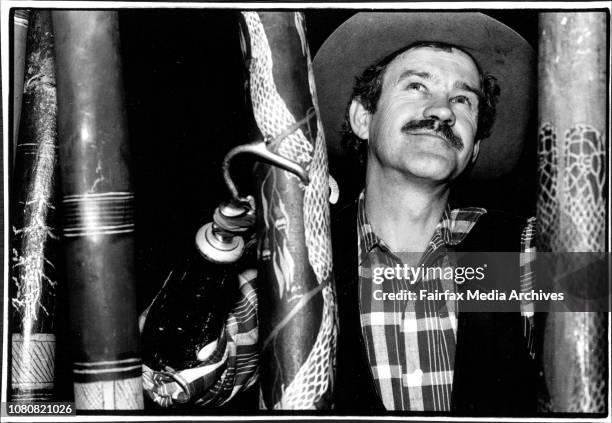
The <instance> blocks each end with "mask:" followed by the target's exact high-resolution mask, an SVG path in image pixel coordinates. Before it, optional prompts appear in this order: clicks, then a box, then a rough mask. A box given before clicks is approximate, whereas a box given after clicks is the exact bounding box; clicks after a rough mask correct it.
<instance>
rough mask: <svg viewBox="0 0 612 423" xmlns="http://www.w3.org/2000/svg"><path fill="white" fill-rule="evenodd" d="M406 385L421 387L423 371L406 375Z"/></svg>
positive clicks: (418, 370)
mask: <svg viewBox="0 0 612 423" xmlns="http://www.w3.org/2000/svg"><path fill="white" fill-rule="evenodd" d="M406 384H407V385H408V386H421V385H422V384H423V371H422V370H421V369H416V370H415V371H413V372H412V373H408V374H407V375H406Z"/></svg>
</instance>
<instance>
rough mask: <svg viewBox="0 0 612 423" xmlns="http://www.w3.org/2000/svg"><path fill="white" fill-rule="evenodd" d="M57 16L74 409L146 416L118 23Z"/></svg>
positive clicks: (99, 15)
mask: <svg viewBox="0 0 612 423" xmlns="http://www.w3.org/2000/svg"><path fill="white" fill-rule="evenodd" d="M52 16H53V28H54V31H55V52H56V68H57V99H58V103H57V104H58V133H59V148H60V156H59V157H60V169H61V178H62V208H63V215H64V226H63V237H64V252H65V261H66V273H67V283H68V292H69V301H70V322H71V333H72V337H73V349H72V356H73V377H74V399H75V405H76V408H77V409H97V410H99V409H141V408H143V396H142V380H141V379H142V378H141V376H142V369H141V358H140V353H139V340H138V314H137V309H136V296H135V279H134V194H133V192H132V184H131V180H130V174H129V145H128V138H127V123H126V112H125V104H124V94H123V81H122V76H121V57H120V54H119V24H118V15H117V12H112V11H54V12H52Z"/></svg>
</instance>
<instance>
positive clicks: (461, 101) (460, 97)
mask: <svg viewBox="0 0 612 423" xmlns="http://www.w3.org/2000/svg"><path fill="white" fill-rule="evenodd" d="M451 102H452V103H457V104H467V105H468V106H471V105H472V101H471V100H470V99H469V98H468V97H466V96H464V95H458V96H456V97H453V98H452V99H451Z"/></svg>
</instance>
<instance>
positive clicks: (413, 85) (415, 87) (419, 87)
mask: <svg viewBox="0 0 612 423" xmlns="http://www.w3.org/2000/svg"><path fill="white" fill-rule="evenodd" d="M406 88H407V89H409V90H416V91H423V92H425V91H427V87H425V85H423V84H421V83H420V82H411V83H410V84H408V86H407V87H406Z"/></svg>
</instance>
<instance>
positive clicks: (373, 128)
mask: <svg viewBox="0 0 612 423" xmlns="http://www.w3.org/2000/svg"><path fill="white" fill-rule="evenodd" d="M479 90H480V78H479V73H478V69H477V68H476V65H475V64H474V62H473V60H472V59H471V58H470V57H469V56H468V55H467V54H465V53H463V52H462V51H460V50H457V49H453V50H452V51H450V52H447V51H443V50H438V49H434V48H430V47H420V48H416V49H414V50H409V51H407V52H404V53H402V54H401V55H399V56H398V57H396V58H395V59H394V60H393V61H392V62H391V63H390V64H389V65H388V66H387V69H386V70H385V73H384V75H383V85H382V92H381V96H380V99H379V102H378V106H377V109H376V112H375V113H374V114H370V113H369V112H367V111H365V110H364V114H363V115H361V118H362V120H361V123H362V124H363V126H362V128H361V131H362V134H359V133H357V132H356V133H357V135H359V136H361V137H366V138H368V140H369V152H368V167H369V168H370V166H374V167H379V168H380V169H382V170H383V171H385V172H388V171H391V172H393V171H396V172H400V173H401V174H402V175H404V176H414V177H417V178H422V179H425V180H431V181H436V182H447V181H450V180H452V179H454V178H456V177H457V176H459V175H460V174H461V172H462V171H463V170H464V169H465V168H466V166H467V165H468V164H469V162H470V161H471V160H474V159H475V158H476V155H477V153H478V143H477V142H476V143H475V140H474V136H475V134H476V125H477V120H478V99H479V94H478V92H479ZM359 106H360V105H359ZM356 116H357V118H359V117H360V115H359V114H357V115H356ZM352 120H353V119H352ZM357 124H359V122H357ZM353 126H354V125H353ZM353 129H355V127H354V128H353ZM358 130H359V128H358Z"/></svg>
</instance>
